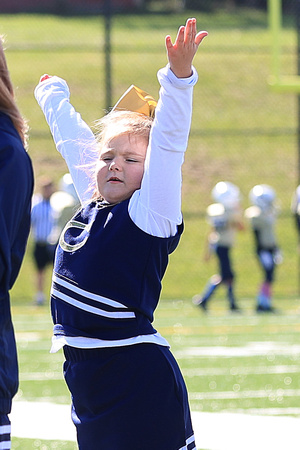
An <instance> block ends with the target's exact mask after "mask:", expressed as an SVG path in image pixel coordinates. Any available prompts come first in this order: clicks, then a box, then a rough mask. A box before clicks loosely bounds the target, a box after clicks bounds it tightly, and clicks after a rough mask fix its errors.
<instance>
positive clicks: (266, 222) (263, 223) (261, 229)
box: [245, 206, 277, 249]
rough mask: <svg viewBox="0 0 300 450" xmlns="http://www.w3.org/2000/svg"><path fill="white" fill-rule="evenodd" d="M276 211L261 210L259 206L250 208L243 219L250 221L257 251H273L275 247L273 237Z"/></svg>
mask: <svg viewBox="0 0 300 450" xmlns="http://www.w3.org/2000/svg"><path fill="white" fill-rule="evenodd" d="M276 216H277V213H276V210H275V208H270V209H268V210H263V209H261V208H260V207H259V206H250V207H249V208H247V209H246V211H245V217H246V218H247V219H248V220H249V221H250V224H251V227H252V229H253V231H254V232H255V235H256V240H257V247H258V249H273V248H275V247H276V246H277V240H276V236H275V223H276Z"/></svg>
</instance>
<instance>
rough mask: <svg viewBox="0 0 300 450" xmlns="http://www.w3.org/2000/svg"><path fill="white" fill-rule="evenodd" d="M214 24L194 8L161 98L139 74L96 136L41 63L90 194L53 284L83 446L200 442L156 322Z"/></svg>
mask: <svg viewBox="0 0 300 450" xmlns="http://www.w3.org/2000/svg"><path fill="white" fill-rule="evenodd" d="M206 35H207V33H206V32H199V33H197V30H196V19H188V20H187V22H186V25H185V26H182V27H180V28H179V31H178V34H177V37H176V40H175V43H174V44H173V43H172V41H171V38H170V36H167V37H166V49H167V56H168V60H169V64H168V65H167V66H166V67H165V68H163V69H161V70H160V71H159V72H158V80H159V82H160V85H161V89H160V96H159V101H158V103H157V106H156V102H155V100H154V99H153V98H152V97H151V96H150V95H149V94H147V93H145V92H144V91H142V90H141V89H139V88H137V87H136V86H131V87H130V88H129V89H128V91H127V92H126V93H125V94H124V96H123V97H122V98H121V100H120V101H119V102H118V103H117V105H116V106H115V108H114V109H113V110H112V111H111V112H110V113H108V114H107V115H106V116H105V117H104V118H103V119H102V121H101V133H100V136H99V140H96V139H95V136H94V134H93V133H92V131H91V130H90V128H89V127H88V126H87V125H86V123H85V122H84V121H83V120H82V118H81V116H80V114H78V113H77V112H76V111H75V110H74V108H73V107H72V105H71V104H70V102H69V89H68V86H67V84H66V82H65V81H64V80H62V79H61V78H59V77H57V76H54V77H49V75H45V76H43V77H42V78H41V81H40V83H39V85H38V86H37V88H36V90H35V96H36V99H37V101H38V103H39V105H40V106H41V108H42V110H43V112H44V114H45V117H46V120H47V122H48V124H49V126H50V129H51V132H52V135H53V137H54V141H55V143H56V147H57V149H58V151H59V152H60V153H61V154H62V156H63V157H64V158H65V160H66V162H67V164H68V168H69V171H70V173H71V176H72V179H73V182H74V186H75V188H76V191H77V193H78V196H79V198H80V201H81V204H82V205H81V210H80V211H79V212H78V213H77V214H75V216H74V217H73V218H72V219H71V220H70V221H69V222H68V223H67V225H66V227H65V229H64V230H63V232H62V234H61V237H60V240H59V245H58V247H57V251H56V258H55V264H54V272H53V279H52V289H51V311H52V318H53V322H54V336H53V345H52V351H53V352H55V351H58V350H59V349H60V348H63V350H64V354H65V358H66V361H65V363H64V375H65V379H66V382H67V385H68V388H69V390H70V392H71V394H72V419H73V422H74V424H75V426H76V429H77V440H78V445H79V448H80V449H81V450H99V449H102V448H103V449H111V450H119V449H122V450H141V449H143V450H154V449H155V450H179V449H188V450H192V449H195V448H196V445H195V439H194V434H193V429H192V424H191V418H190V411H189V405H188V398H187V392H186V387H185V383H184V380H183V377H182V375H181V372H180V370H179V367H178V365H177V363H176V361H175V359H174V357H173V355H172V354H171V352H170V350H169V344H168V342H167V341H166V340H165V339H164V338H163V337H162V336H161V335H160V334H159V333H158V332H157V331H156V330H155V329H154V328H153V325H152V322H153V314H154V311H155V308H156V306H157V303H158V301H159V296H160V292H161V281H162V278H163V276H164V273H165V270H166V267H167V264H168V259H169V254H170V253H172V252H173V251H174V250H175V248H176V247H177V245H178V242H179V239H180V236H181V234H182V231H183V223H182V214H181V166H182V164H183V160H184V153H185V150H186V148H187V142H188V135H189V131H190V124H191V115H192V95H193V86H194V85H195V84H196V82H197V79H198V77H197V72H196V70H195V68H194V67H193V66H192V61H193V58H194V56H195V54H196V52H197V49H198V47H199V45H200V43H201V41H202V39H203V38H204V37H205V36H206ZM155 106H156V107H155ZM154 113H155V114H154ZM153 116H154V118H153ZM90 169H91V170H90Z"/></svg>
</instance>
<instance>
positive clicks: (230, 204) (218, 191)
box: [211, 181, 241, 208]
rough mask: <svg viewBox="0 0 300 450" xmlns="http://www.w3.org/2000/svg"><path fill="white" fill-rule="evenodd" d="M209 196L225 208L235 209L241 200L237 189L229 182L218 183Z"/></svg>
mask: <svg viewBox="0 0 300 450" xmlns="http://www.w3.org/2000/svg"><path fill="white" fill-rule="evenodd" d="M211 195H212V198H213V199H214V200H215V201H216V202H218V203H221V204H222V205H223V206H224V207H225V208H237V207H238V206H239V204H240V200H241V195H240V190H239V188H238V187H237V186H236V185H235V184H233V183H230V181H219V183H217V184H216V185H215V186H214V188H213V190H212V191H211Z"/></svg>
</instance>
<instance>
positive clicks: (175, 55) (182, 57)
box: [166, 18, 208, 78]
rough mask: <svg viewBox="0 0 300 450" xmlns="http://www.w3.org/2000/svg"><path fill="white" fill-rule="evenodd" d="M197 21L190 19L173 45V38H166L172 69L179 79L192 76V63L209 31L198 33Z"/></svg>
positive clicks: (181, 28) (182, 27)
mask: <svg viewBox="0 0 300 450" xmlns="http://www.w3.org/2000/svg"><path fill="white" fill-rule="evenodd" d="M196 22H197V21H196V19H195V18H192V19H188V20H187V21H186V24H185V26H181V27H180V28H179V30H178V33H177V36H176V40H175V42H174V44H172V40H171V37H170V36H169V35H168V36H166V49H167V55H168V60H169V64H170V69H171V70H172V72H173V73H174V74H175V75H176V76H177V77H178V78H188V77H190V76H191V75H192V62H193V59H194V56H195V54H196V52H197V50H198V47H199V45H200V43H201V42H202V40H203V38H205V36H207V34H208V33H207V31H200V32H199V33H197V26H196V25H197V23H196Z"/></svg>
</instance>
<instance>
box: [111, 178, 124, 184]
mask: <svg viewBox="0 0 300 450" xmlns="http://www.w3.org/2000/svg"><path fill="white" fill-rule="evenodd" d="M107 181H108V183H123V181H122V180H120V178H118V177H110V178H109V179H108V180H107Z"/></svg>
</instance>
